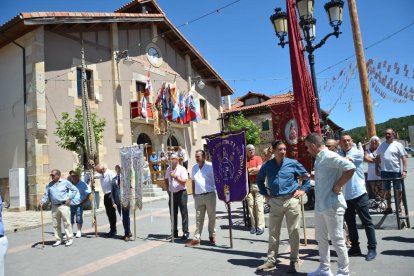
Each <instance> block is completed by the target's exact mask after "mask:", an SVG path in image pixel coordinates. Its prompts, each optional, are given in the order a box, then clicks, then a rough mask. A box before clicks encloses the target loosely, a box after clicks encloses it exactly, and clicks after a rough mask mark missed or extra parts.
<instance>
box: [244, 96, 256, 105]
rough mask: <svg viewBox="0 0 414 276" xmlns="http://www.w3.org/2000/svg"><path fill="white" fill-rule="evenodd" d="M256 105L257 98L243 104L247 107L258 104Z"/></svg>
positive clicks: (247, 100)
mask: <svg viewBox="0 0 414 276" xmlns="http://www.w3.org/2000/svg"><path fill="white" fill-rule="evenodd" d="M258 103H259V98H257V97H256V98H250V99H246V100H245V102H244V105H245V106H248V105H253V104H258Z"/></svg>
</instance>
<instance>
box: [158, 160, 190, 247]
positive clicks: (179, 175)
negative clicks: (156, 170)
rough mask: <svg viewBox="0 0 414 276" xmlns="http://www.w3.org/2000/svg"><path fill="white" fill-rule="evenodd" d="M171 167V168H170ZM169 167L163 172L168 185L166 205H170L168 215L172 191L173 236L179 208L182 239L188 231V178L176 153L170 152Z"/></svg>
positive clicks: (176, 236) (176, 229) (175, 234)
mask: <svg viewBox="0 0 414 276" xmlns="http://www.w3.org/2000/svg"><path fill="white" fill-rule="evenodd" d="M171 167H172V168H171ZM171 167H168V168H167V171H166V172H165V177H164V179H165V184H166V185H167V187H168V196H169V197H170V198H169V201H168V206H169V207H170V215H171V192H172V193H173V198H172V200H173V210H174V213H173V215H174V225H173V227H174V228H173V229H174V234H173V237H171V238H172V239H173V238H178V228H177V216H178V208H180V213H181V222H182V227H183V228H182V230H183V236H182V237H181V239H182V240H186V239H188V236H189V235H190V233H189V232H188V210H187V200H188V196H187V189H186V186H185V184H186V182H187V179H188V173H187V170H186V169H185V168H184V167H183V166H181V165H180V164H178V155H176V154H171Z"/></svg>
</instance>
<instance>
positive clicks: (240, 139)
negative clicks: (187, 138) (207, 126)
mask: <svg viewBox="0 0 414 276" xmlns="http://www.w3.org/2000/svg"><path fill="white" fill-rule="evenodd" d="M206 140H207V147H208V151H209V154H210V156H211V161H212V163H213V170H214V180H215V182H216V190H217V196H218V198H219V199H220V200H223V201H224V202H227V203H228V202H234V201H241V200H243V199H244V198H245V197H246V195H247V193H248V191H249V188H248V182H247V173H246V145H245V144H246V142H245V134H244V131H243V132H241V133H236V134H228V135H224V136H216V137H214V136H213V138H206Z"/></svg>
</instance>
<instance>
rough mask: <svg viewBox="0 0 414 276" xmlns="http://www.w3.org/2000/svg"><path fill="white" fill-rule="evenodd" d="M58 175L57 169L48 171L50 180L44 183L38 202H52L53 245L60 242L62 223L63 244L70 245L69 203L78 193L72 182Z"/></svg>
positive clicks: (41, 203) (71, 238) (43, 203)
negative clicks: (65, 239) (64, 234)
mask: <svg viewBox="0 0 414 276" xmlns="http://www.w3.org/2000/svg"><path fill="white" fill-rule="evenodd" d="M60 176H61V172H60V171H59V170H57V169H54V170H52V171H51V172H50V177H51V178H52V181H51V182H50V183H49V184H48V185H46V189H45V193H44V195H43V197H42V200H41V202H40V205H42V207H43V206H44V205H45V204H46V203H47V202H49V201H50V202H51V203H52V223H53V228H54V232H55V238H56V242H55V243H54V244H53V247H56V246H59V245H60V244H62V223H63V227H64V229H65V233H66V237H67V241H66V244H65V245H66V246H71V245H72V243H73V232H72V227H71V224H70V208H69V205H70V203H71V201H72V200H73V199H74V198H75V196H76V194H77V193H78V189H76V187H75V186H74V185H73V184H72V183H70V182H69V181H67V180H65V179H63V178H61V177H60Z"/></svg>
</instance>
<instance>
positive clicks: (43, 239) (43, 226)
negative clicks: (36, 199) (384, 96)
mask: <svg viewBox="0 0 414 276" xmlns="http://www.w3.org/2000/svg"><path fill="white" fill-rule="evenodd" d="M40 219H41V220H42V247H43V248H45V225H44V224H43V204H40Z"/></svg>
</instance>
